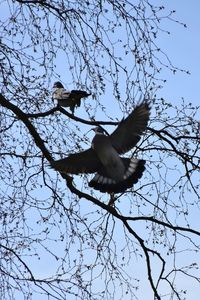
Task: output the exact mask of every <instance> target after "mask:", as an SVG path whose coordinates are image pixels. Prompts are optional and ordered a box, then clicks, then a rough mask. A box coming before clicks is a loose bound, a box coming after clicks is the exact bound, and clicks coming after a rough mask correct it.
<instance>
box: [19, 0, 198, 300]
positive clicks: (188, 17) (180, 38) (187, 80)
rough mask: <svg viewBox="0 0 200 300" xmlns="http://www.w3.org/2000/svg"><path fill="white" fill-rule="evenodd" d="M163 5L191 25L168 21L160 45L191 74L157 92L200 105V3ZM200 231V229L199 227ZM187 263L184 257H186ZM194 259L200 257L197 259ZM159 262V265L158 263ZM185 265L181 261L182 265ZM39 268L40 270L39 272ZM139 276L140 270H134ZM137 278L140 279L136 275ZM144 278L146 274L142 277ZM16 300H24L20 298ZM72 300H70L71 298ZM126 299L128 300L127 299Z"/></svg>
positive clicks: (193, 292)
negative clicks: (185, 26)
mask: <svg viewBox="0 0 200 300" xmlns="http://www.w3.org/2000/svg"><path fill="white" fill-rule="evenodd" d="M154 2H155V3H158V4H159V5H161V4H163V5H164V6H165V7H166V8H167V9H169V10H176V18H177V20H179V21H180V22H183V23H185V24H186V25H187V28H184V27H183V26H180V25H179V24H176V23H174V22H171V23H169V22H167V27H165V25H164V22H163V24H162V28H164V29H166V30H169V31H170V32H171V34H170V35H167V34H165V33H163V34H160V37H159V38H158V40H157V44H158V45H160V48H161V49H162V50H163V51H164V52H165V53H166V54H167V55H168V56H169V57H170V59H171V60H172V62H173V64H174V65H175V66H176V67H179V68H180V69H186V70H188V71H189V72H190V73H191V75H187V74H185V73H184V72H177V74H176V75H173V74H172V73H171V72H170V71H167V70H164V69H163V73H162V78H164V79H167V82H166V84H165V85H164V87H163V89H162V90H160V91H159V92H158V93H157V96H158V97H163V98H165V99H166V100H168V101H169V102H172V103H174V104H177V105H178V104H179V103H180V102H181V98H182V97H183V98H184V99H185V100H186V102H191V103H192V104H193V105H200V100H199V82H200V76H199V69H200V34H199V32H200V16H199V15H200V1H199V0H190V1H187V0H168V1H158V0H155V1H153V0H152V3H154ZM60 75H61V78H62V76H63V78H64V77H65V72H63V74H60ZM198 220H199V219H198V215H196V224H197V225H198V223H199V222H200V221H198ZM198 228H199V227H198ZM182 259H183V261H184V254H183V256H182ZM194 260H196V257H195V256H194ZM155 263H156V262H155ZM180 263H181V262H180ZM38 267H39V268H40V270H38ZM48 267H49V268H50V269H51V265H50V264H49V262H48V261H43V262H40V264H38V265H35V270H37V271H39V272H40V274H42V273H43V272H44V273H46V272H48ZM134 272H135V275H137V274H138V275H139V272H140V270H139V269H137V270H134ZM135 277H136V276H135ZM140 277H141V279H142V277H143V274H141V275H140ZM145 284H146V282H145V280H143V281H142V282H141V286H142V285H144V288H141V289H140V292H139V294H138V298H139V300H145V299H149V294H148V291H146V289H145ZM189 284H190V283H188V282H187V281H186V280H184V281H183V287H184V288H186V287H187V285H189ZM188 289H189V293H188V295H187V299H192V300H199V294H200V286H199V284H194V283H193V285H192V286H190V287H189V286H188ZM33 299H34V300H43V299H46V298H44V297H39V296H37V299H36V298H33ZM16 300H21V299H20V298H19V299H16ZM69 300H70V299H69ZM125 300H126V299H125Z"/></svg>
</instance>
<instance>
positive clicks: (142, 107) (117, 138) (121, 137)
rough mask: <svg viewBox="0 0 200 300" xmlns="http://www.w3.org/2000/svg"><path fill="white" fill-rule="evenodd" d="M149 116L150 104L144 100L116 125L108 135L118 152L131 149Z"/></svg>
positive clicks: (145, 125) (144, 127)
mask: <svg viewBox="0 0 200 300" xmlns="http://www.w3.org/2000/svg"><path fill="white" fill-rule="evenodd" d="M149 116H150V104H149V102H148V101H146V100H144V101H143V102H142V103H140V104H139V105H138V106H136V108H135V109H134V110H133V112H132V113H131V114H130V115H129V116H128V117H127V118H126V119H124V120H122V121H121V123H120V124H119V125H118V127H117V128H116V130H115V131H114V132H113V133H112V134H111V135H110V139H111V143H112V145H113V147H114V148H115V149H116V150H117V152H118V153H119V154H122V153H126V152H127V151H129V150H130V149H132V148H133V147H134V146H135V145H136V144H137V143H138V141H139V140H140V138H141V135H142V133H143V132H144V130H145V129H146V127H147V123H148V120H149Z"/></svg>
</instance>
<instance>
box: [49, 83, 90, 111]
mask: <svg viewBox="0 0 200 300" xmlns="http://www.w3.org/2000/svg"><path fill="white" fill-rule="evenodd" d="M90 95H91V94H90V93H87V92H85V91H81V90H72V91H67V90H66V89H65V88H64V86H63V85H62V83H61V82H59V81H58V82H55V83H54V85H53V94H52V97H53V99H55V100H57V101H58V104H59V105H60V106H63V107H69V108H70V110H71V111H72V113H74V109H75V107H77V106H78V107H79V106H80V105H81V98H84V97H88V96H90Z"/></svg>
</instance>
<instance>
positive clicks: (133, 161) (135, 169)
mask: <svg viewBox="0 0 200 300" xmlns="http://www.w3.org/2000/svg"><path fill="white" fill-rule="evenodd" d="M122 160H123V163H124V165H125V167H126V171H125V173H124V176H123V179H122V180H121V181H116V180H114V179H112V178H110V177H109V176H108V175H107V174H106V173H105V170H103V169H102V170H100V171H99V172H98V173H97V174H96V175H95V176H94V177H93V179H92V180H91V181H90V182H89V186H90V187H93V188H94V189H96V190H99V191H101V192H107V193H122V192H124V191H125V190H126V189H127V188H130V187H132V186H133V184H135V183H137V182H138V179H140V178H141V177H142V174H143V172H144V170H145V166H144V165H145V160H141V159H137V158H133V157H132V158H130V159H129V158H122Z"/></svg>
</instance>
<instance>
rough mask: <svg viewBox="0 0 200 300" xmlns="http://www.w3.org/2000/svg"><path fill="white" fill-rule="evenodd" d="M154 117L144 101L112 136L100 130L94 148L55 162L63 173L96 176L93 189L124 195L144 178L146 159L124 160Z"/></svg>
mask: <svg viewBox="0 0 200 300" xmlns="http://www.w3.org/2000/svg"><path fill="white" fill-rule="evenodd" d="M149 116H150V104H149V102H148V101H147V100H144V101H143V102H141V103H140V104H138V105H137V106H136V107H135V109H134V110H133V111H132V112H131V114H130V115H129V116H128V117H127V118H126V119H123V120H122V121H121V122H120V123H119V125H118V127H117V128H116V129H115V130H114V132H113V133H112V134H111V135H108V134H107V133H105V130H104V129H103V128H102V127H96V128H94V129H93V130H94V131H95V136H94V138H93V140H92V143H91V147H90V148H89V149H87V150H85V151H82V152H79V153H75V154H70V155H69V156H68V157H66V158H63V159H59V160H56V161H52V162H51V166H52V167H53V168H54V169H55V170H58V171H59V172H61V173H66V174H80V173H96V174H95V176H94V177H93V179H92V180H91V181H90V182H89V186H90V187H92V188H94V189H96V190H99V191H101V192H107V193H122V192H125V191H126V189H127V188H130V187H132V186H133V184H135V183H137V182H138V180H139V179H140V178H141V177H142V174H143V172H144V170H145V160H143V159H138V158H135V157H130V158H127V157H121V156H120V155H121V154H124V153H126V152H128V151H129V150H131V149H132V148H133V147H134V146H136V144H137V143H138V141H139V140H140V138H141V135H142V134H143V133H144V131H145V129H146V127H147V123H148V121H149Z"/></svg>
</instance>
